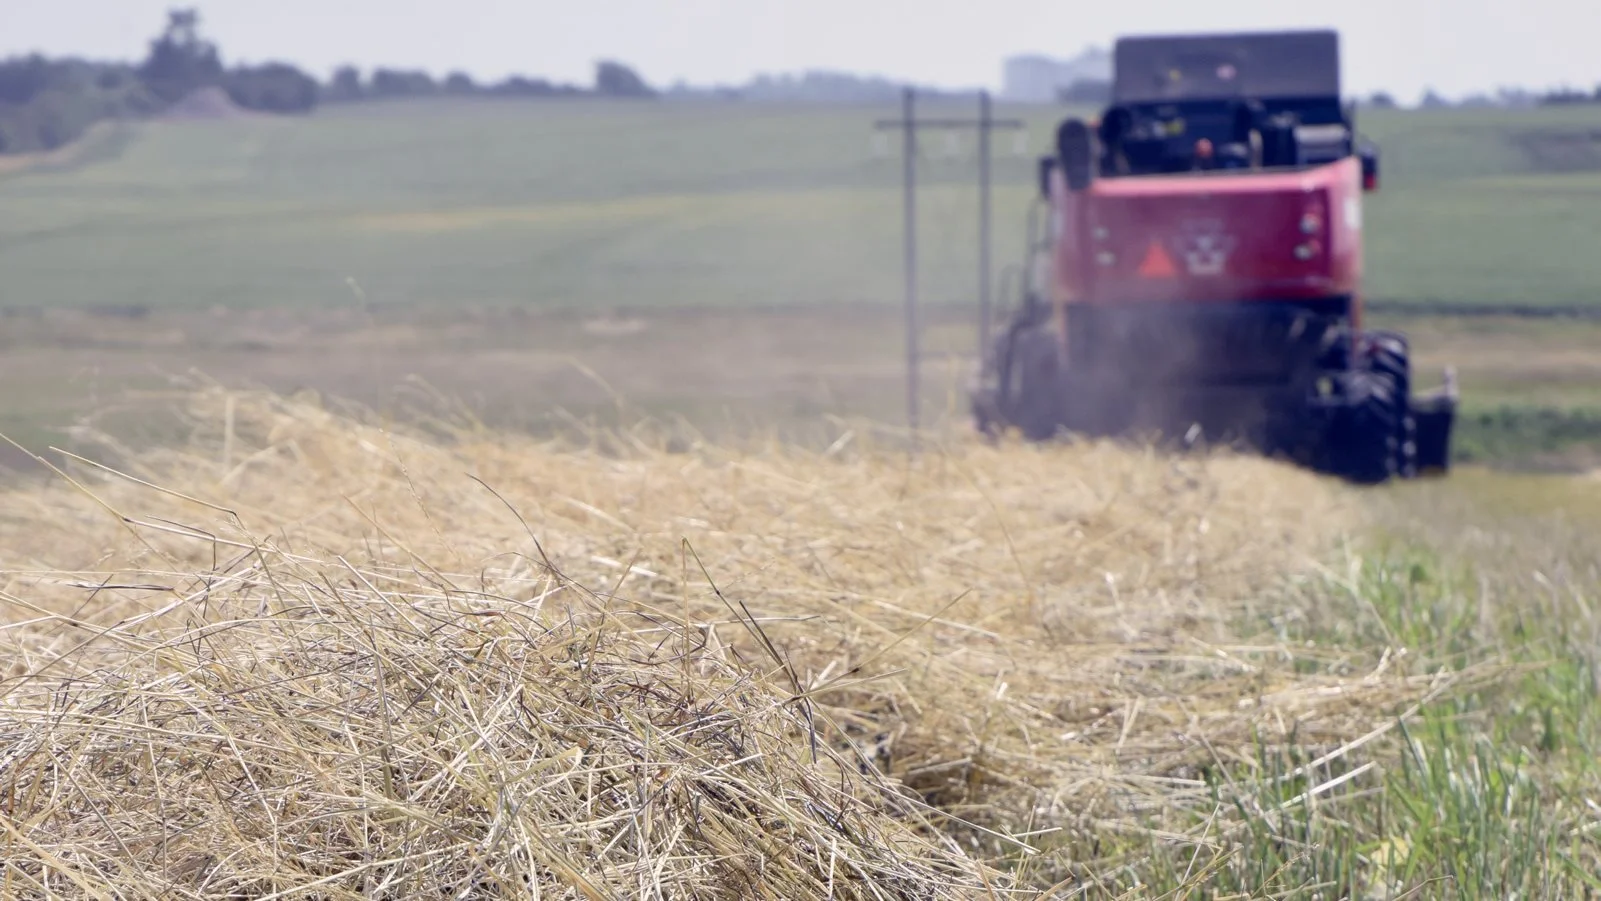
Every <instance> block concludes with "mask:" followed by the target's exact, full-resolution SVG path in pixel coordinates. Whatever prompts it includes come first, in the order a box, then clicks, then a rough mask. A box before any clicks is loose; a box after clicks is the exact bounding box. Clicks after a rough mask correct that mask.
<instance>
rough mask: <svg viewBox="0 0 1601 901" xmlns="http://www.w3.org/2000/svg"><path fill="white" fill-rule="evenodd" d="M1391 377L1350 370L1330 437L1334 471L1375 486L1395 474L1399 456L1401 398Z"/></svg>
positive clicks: (1353, 480) (1355, 480)
mask: <svg viewBox="0 0 1601 901" xmlns="http://www.w3.org/2000/svg"><path fill="white" fill-rule="evenodd" d="M1396 387H1397V386H1396V384H1395V380H1394V378H1393V377H1392V376H1391V375H1390V374H1388V373H1383V372H1377V371H1372V372H1367V371H1357V372H1352V373H1350V374H1349V375H1348V376H1347V378H1346V384H1345V401H1346V402H1345V405H1344V406H1343V407H1342V409H1341V413H1342V414H1343V415H1342V416H1341V417H1340V420H1341V422H1340V428H1338V429H1337V430H1336V434H1335V436H1334V439H1335V440H1334V446H1333V451H1334V456H1335V466H1334V468H1335V469H1336V471H1337V472H1338V473H1339V474H1340V475H1342V476H1344V477H1345V478H1347V479H1349V480H1351V481H1352V482H1356V483H1358V484H1363V485H1377V484H1380V483H1382V482H1386V481H1388V480H1389V479H1390V478H1391V477H1393V476H1394V475H1395V474H1396V470H1397V462H1398V461H1399V459H1400V450H1401V447H1400V443H1401V442H1400V437H1401V425H1400V423H1401V418H1402V416H1403V414H1404V412H1405V411H1404V407H1405V400H1404V399H1403V398H1401V397H1400V395H1399V394H1398V393H1397V390H1396Z"/></svg>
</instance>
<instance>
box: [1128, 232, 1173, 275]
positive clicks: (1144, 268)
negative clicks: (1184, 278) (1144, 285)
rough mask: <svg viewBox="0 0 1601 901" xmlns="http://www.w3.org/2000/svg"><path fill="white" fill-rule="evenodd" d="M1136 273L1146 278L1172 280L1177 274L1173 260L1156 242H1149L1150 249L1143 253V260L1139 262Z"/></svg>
mask: <svg viewBox="0 0 1601 901" xmlns="http://www.w3.org/2000/svg"><path fill="white" fill-rule="evenodd" d="M1136 271H1137V272H1138V273H1139V274H1140V275H1143V276H1145V277H1146V278H1172V277H1174V276H1176V275H1178V274H1179V273H1178V269H1176V268H1175V267H1174V266H1173V258H1172V257H1169V256H1168V255H1167V251H1165V250H1163V249H1162V245H1161V243H1159V242H1157V241H1152V242H1151V247H1150V249H1149V250H1147V251H1145V259H1143V260H1141V261H1140V268H1139V269H1138V270H1136Z"/></svg>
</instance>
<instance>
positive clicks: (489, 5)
mask: <svg viewBox="0 0 1601 901" xmlns="http://www.w3.org/2000/svg"><path fill="white" fill-rule="evenodd" d="M174 5H185V6H190V5H192V6H198V7H199V8H200V11H201V22H202V27H203V29H204V30H205V32H206V33H207V34H208V35H209V36H210V37H211V38H212V39H213V40H215V41H216V42H217V43H218V44H219V45H220V46H221V48H222V50H223V52H224V54H225V55H226V57H227V59H228V60H229V61H233V62H240V61H242V62H260V61H264V60H267V59H272V58H276V59H285V60H288V61H291V62H295V63H298V64H300V65H302V66H305V67H307V68H309V69H312V70H315V71H316V72H317V73H318V74H324V73H326V72H328V71H331V70H332V68H333V67H334V66H336V65H338V64H340V63H343V62H351V63H354V64H356V65H359V66H362V67H363V68H370V67H372V66H375V65H394V66H411V67H421V68H426V69H428V70H430V71H433V72H434V73H436V74H443V73H444V72H445V71H447V70H450V69H462V70H464V71H467V72H469V73H471V74H473V75H474V76H476V77H480V78H499V77H502V76H505V75H507V74H512V73H521V74H528V75H542V76H546V77H554V78H559V79H562V80H566V81H580V82H586V83H587V82H588V81H589V80H590V78H591V76H592V72H593V64H594V61H595V60H596V59H597V58H601V57H612V58H617V59H621V60H623V61H626V62H628V63H631V64H633V65H634V66H636V67H637V68H638V69H639V71H640V73H641V74H642V75H644V76H645V78H646V79H647V80H649V81H651V82H652V83H655V84H659V85H666V84H669V83H671V82H673V81H674V80H677V79H680V78H682V79H686V80H688V81H690V82H692V83H697V84H704V83H710V82H724V83H732V82H739V81H744V80H745V79H746V78H748V77H749V76H751V75H753V74H755V73H758V72H789V71H800V70H803V69H806V68H834V69H845V70H850V71H855V72H863V73H874V74H883V75H890V76H894V77H899V78H911V79H915V80H917V81H919V82H922V83H925V84H934V85H942V86H951V87H980V86H988V87H992V88H998V87H999V82H1000V72H1001V60H1002V59H1003V58H1004V57H1006V56H1008V55H1011V54H1015V53H1023V52H1031V53H1045V54H1049V55H1056V56H1069V55H1072V54H1074V53H1076V52H1078V51H1079V50H1080V49H1082V48H1083V47H1084V46H1085V45H1087V44H1092V43H1094V44H1102V45H1109V44H1110V42H1111V40H1112V38H1113V37H1115V36H1116V35H1118V34H1124V33H1141V32H1153V31H1155V32H1166V31H1188V30H1195V29H1236V28H1277V27H1303V26H1315V27H1333V28H1338V29H1339V30H1340V31H1341V33H1342V36H1343V40H1344V43H1345V50H1346V61H1347V62H1346V69H1345V72H1346V88H1347V91H1348V92H1361V93H1367V92H1369V91H1372V90H1375V89H1378V88H1385V89H1388V90H1391V91H1393V92H1395V93H1396V94H1397V96H1398V97H1400V98H1402V99H1403V100H1408V101H1410V100H1413V99H1415V98H1416V97H1417V96H1418V95H1420V94H1421V92H1422V91H1423V90H1424V88H1425V87H1431V86H1432V87H1433V88H1435V89H1436V90H1438V91H1440V92H1441V93H1443V94H1445V95H1447V96H1460V95H1462V94H1464V93H1470V92H1474V91H1480V90H1493V89H1494V88H1496V87H1497V86H1500V85H1522V86H1527V87H1535V88H1540V87H1552V86H1557V85H1561V84H1570V85H1573V86H1582V87H1585V88H1593V87H1594V86H1595V85H1596V83H1597V82H1601V48H1598V46H1597V45H1598V44H1601V0H1316V2H1307V0H1120V2H1111V0H1098V2H1090V0H984V2H979V0H963V2H957V0H922V2H917V0H675V2H668V0H563V2H556V0H0V55H8V54H10V53H17V52H27V51H33V50H39V51H43V52H46V53H51V54H65V53H72V54H81V55H90V56H95V57H110V58H133V57H136V56H138V55H140V54H142V53H143V52H144V49H145V42H146V41H147V40H148V39H149V37H150V36H151V35H153V34H154V33H155V32H156V31H157V30H159V28H160V26H161V24H162V22H163V21H164V17H165V10H166V9H167V8H168V7H169V6H174Z"/></svg>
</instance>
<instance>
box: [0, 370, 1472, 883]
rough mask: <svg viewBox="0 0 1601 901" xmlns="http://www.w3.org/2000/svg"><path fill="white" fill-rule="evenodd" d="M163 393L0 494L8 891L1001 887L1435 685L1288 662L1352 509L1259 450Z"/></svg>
mask: <svg viewBox="0 0 1601 901" xmlns="http://www.w3.org/2000/svg"><path fill="white" fill-rule="evenodd" d="M189 413H190V418H191V422H192V424H193V427H194V433H193V435H192V436H191V439H190V440H189V441H188V442H187V443H185V444H183V445H182V446H181V447H179V448H175V449H165V450H160V451H156V452H150V453H143V454H133V455H126V456H125V459H123V460H122V462H120V463H119V464H118V466H119V471H117V472H112V471H109V470H106V469H103V468H100V467H98V466H96V465H94V464H91V463H88V462H86V461H76V462H73V463H72V464H71V465H68V466H66V467H64V468H63V471H62V473H61V478H60V479H58V480H56V482H55V483H53V484H51V485H49V486H46V487H32V488H26V489H19V490H16V491H13V492H12V493H11V494H9V495H6V496H4V497H3V499H0V500H3V505H0V587H3V593H0V603H3V604H4V606H5V609H4V613H3V614H0V616H3V617H4V619H5V620H6V621H8V622H9V625H8V626H7V627H6V629H5V636H6V644H5V646H4V650H3V651H0V653H3V654H4V657H3V658H0V662H3V663H4V665H5V666H6V667H7V669H8V672H7V674H6V675H7V676H8V678H7V679H6V681H5V682H4V683H3V687H0V748H3V751H0V785H3V786H4V792H5V795H4V797H3V798H0V805H3V807H0V813H3V819H0V824H3V825H4V828H5V834H4V835H3V836H0V855H3V859H4V862H3V863H0V873H3V879H0V883H3V884H0V893H8V894H7V895H6V896H8V897H9V896H15V895H19V894H31V895H36V896H45V895H56V894H65V895H81V896H86V897H114V896H115V897H225V896H226V897H252V898H255V897H272V896H276V895H277V894H294V895H296V896H297V897H323V898H334V897H388V898H400V897H408V898H409V897H417V896H421V895H428V896H430V897H461V898H487V897H557V898H567V897H572V898H634V897H639V898H656V897H660V898H686V897H696V898H747V897H750V898H763V897H768V898H793V899H803V898H824V897H838V898H946V897H951V898H954V897H994V896H1002V895H1009V894H1011V893H1012V892H1013V891H1014V890H1016V886H1018V885H1020V884H1025V883H1029V882H1038V881H1039V880H1042V879H1049V878H1055V877H1057V876H1060V875H1061V874H1063V873H1065V872H1068V870H1069V867H1070V865H1071V864H1072V863H1073V861H1071V860H1063V859H1061V856H1060V855H1053V854H1051V853H1050V849H1051V848H1053V847H1067V846H1071V842H1070V841H1069V839H1070V838H1071V837H1073V836H1079V835H1085V834H1094V833H1096V832H1098V831H1104V830H1114V829H1115V830H1128V829H1133V828H1140V829H1145V830H1147V831H1150V830H1152V829H1153V827H1151V826H1150V824H1151V823H1153V822H1158V823H1160V822H1172V823H1175V824H1177V823H1180V822H1182V821H1183V818H1182V816H1180V815H1182V814H1185V813H1187V812H1191V811H1195V810H1202V809H1203V808H1205V807H1206V805H1208V804H1210V803H1212V802H1211V801H1209V800H1208V799H1209V797H1210V794H1209V790H1208V788H1207V787H1206V785H1205V783H1204V782H1203V781H1202V780H1201V779H1200V778H1199V776H1198V768H1200V767H1203V766H1210V765H1218V764H1221V765H1222V766H1223V767H1224V768H1228V767H1249V766H1251V765H1252V762H1253V761H1254V760H1256V759H1257V758H1256V752H1257V749H1259V747H1260V745H1261V743H1262V742H1264V741H1265V742H1269V743H1272V742H1281V743H1282V742H1288V741H1289V740H1290V738H1289V736H1290V735H1291V734H1292V733H1294V734H1295V740H1296V741H1297V742H1298V743H1300V744H1302V745H1309V746H1311V747H1313V748H1315V749H1322V750H1326V751H1328V752H1329V753H1328V754H1327V755H1326V759H1325V760H1324V761H1323V762H1322V763H1321V766H1322V767H1323V768H1322V769H1321V770H1319V771H1318V772H1319V773H1320V774H1327V775H1328V776H1329V777H1330V780H1329V781H1330V783H1331V785H1339V784H1342V783H1339V782H1337V781H1335V780H1337V779H1338V776H1337V774H1338V773H1339V772H1342V770H1341V767H1342V766H1344V764H1343V763H1342V761H1344V759H1345V757H1346V756H1347V755H1348V753H1349V752H1352V751H1355V750H1356V749H1358V748H1359V747H1360V746H1361V745H1362V744H1363V743H1364V742H1365V741H1366V740H1367V739H1368V738H1369V737H1371V736H1374V735H1377V734H1380V733H1381V732H1382V731H1383V729H1385V728H1386V725H1385V724H1386V723H1388V722H1392V721H1393V714H1394V713H1395V712H1396V710H1397V709H1399V708H1400V707H1403V706H1405V705H1407V704H1410V703H1414V702H1416V701H1417V700H1418V699H1419V698H1420V697H1423V696H1425V695H1426V694H1428V693H1429V692H1437V691H1439V690H1441V687H1442V685H1445V684H1448V683H1449V680H1448V679H1445V678H1444V677H1442V676H1441V675H1440V674H1432V675H1413V674H1409V673H1407V672H1406V668H1405V667H1404V666H1399V665H1392V663H1391V662H1390V661H1389V658H1386V659H1385V662H1383V663H1376V661H1363V660H1353V661H1352V665H1351V666H1350V667H1349V668H1348V670H1349V671H1348V672H1341V671H1340V669H1339V668H1338V667H1333V666H1320V667H1316V668H1308V667H1300V668H1297V667H1296V666H1295V665H1294V664H1295V662H1296V660H1297V659H1298V658H1300V659H1304V658H1306V657H1307V656H1308V655H1315V654H1316V653H1317V651H1316V650H1315V649H1313V650H1308V649H1306V648H1299V647H1296V648H1292V647H1290V646H1288V645H1287V644H1286V643H1285V642H1284V641H1283V640H1281V639H1280V638H1278V637H1275V631H1276V630H1278V631H1282V629H1283V627H1284V624H1285V623H1286V621H1287V620H1290V619H1293V618H1294V617H1296V616H1298V615H1303V614H1304V613H1305V611H1306V610H1307V608H1308V607H1309V605H1312V604H1316V603H1327V602H1329V598H1330V597H1331V591H1330V588H1329V585H1330V584H1331V583H1335V584H1337V583H1338V581H1339V580H1340V578H1341V576H1342V574H1341V573H1338V572H1333V573H1331V572H1329V571H1328V570H1326V569H1324V568H1322V563H1320V561H1328V560H1330V559H1334V556H1333V555H1334V549H1335V544H1336V542H1337V541H1338V540H1339V538H1340V537H1341V535H1343V534H1344V533H1345V531H1346V530H1347V529H1349V528H1350V527H1351V524H1352V522H1353V519H1352V517H1353V515H1354V513H1353V508H1352V507H1351V506H1350V504H1349V501H1348V498H1347V497H1346V496H1345V495H1343V494H1342V493H1341V492H1340V491H1339V490H1337V489H1335V488H1332V487H1331V486H1329V485H1328V484H1327V483H1325V482H1323V481H1322V480H1319V479H1317V478H1315V477H1313V476H1311V475H1308V474H1306V473H1303V472H1299V471H1297V470H1293V469H1290V468H1286V467H1280V466H1276V465H1273V464H1269V463H1266V462H1262V461H1257V460H1250V459H1235V458H1230V457H1227V456H1213V457H1210V458H1202V457H1196V458H1191V459H1184V460H1173V459H1166V458H1162V457H1159V456H1157V455H1155V454H1141V453H1136V452H1133V451H1129V450H1123V449H1119V448H1116V447H1113V446H1110V445H1080V446H1070V447H1057V448H1050V449H1037V448H1019V447H1000V448H993V447H987V446H984V445H982V444H978V443H975V442H969V441H965V440H962V441H951V442H947V443H945V444H937V445H935V446H933V447H932V448H931V449H928V450H926V451H925V453H924V454H922V455H921V456H920V457H919V458H918V459H917V460H916V461H910V460H908V458H907V457H906V455H904V454H901V453H897V452H894V451H891V450H887V449H883V448H878V447H875V446H873V445H872V442H871V441H870V439H869V435H868V433H865V432H857V433H846V434H842V435H841V437H840V440H839V441H838V442H836V443H835V444H834V445H833V446H832V447H830V448H829V449H828V450H827V451H826V452H821V453H817V452H809V451H801V450H798V449H795V448H792V447H784V446H780V445H776V444H774V445H770V446H765V447H759V448H753V449H746V450H742V451H739V452H735V451H732V450H728V449H720V448H716V447H710V446H705V445H701V444H696V443H694V442H688V443H685V442H682V441H679V440H676V439H675V440H674V441H671V442H669V441H666V440H658V438H659V436H656V437H647V433H646V432H644V431H636V432H633V433H629V434H623V435H621V436H613V437H612V438H611V439H609V440H608V441H607V442H605V443H602V442H601V441H600V440H599V439H598V438H597V440H596V442H595V443H594V444H592V445H591V446H586V447H574V446H563V447H555V446H551V445H547V444H541V443H537V442H535V441H533V440H532V439H523V438H517V437H513V436H506V435H493V434H488V433H485V432H483V431H482V430H478V429H475V428H472V427H470V426H450V427H446V426H443V425H440V424H438V423H435V424H434V426H433V428H431V429H415V430H408V431H405V432H404V433H402V432H400V431H398V430H392V429H389V428H385V427H384V426H383V425H382V424H381V423H380V422H378V421H377V420H375V419H374V418H372V417H369V416H364V415H360V414H348V415H344V414H336V413H335V412H332V411H330V410H328V409H326V408H325V407H323V406H322V405H320V404H318V403H316V402H313V401H312V400H309V399H292V398H283V397H279V396H275V395H271V394H266V393H242V394H241V393H229V392H225V391H222V390H220V389H215V388H213V389H208V390H204V391H201V392H200V393H199V394H198V395H197V396H195V398H194V399H193V403H192V405H191V407H190V410H189ZM652 434H653V433H652ZM1308 669H1316V670H1317V672H1318V673H1319V675H1306V674H1304V673H1305V671H1306V670H1308ZM1358 775H1360V774H1358ZM1353 781H1354V780H1353ZM1239 800H1240V803H1241V804H1242V805H1245V806H1247V807H1248V806H1249V805H1250V804H1253V803H1257V802H1256V801H1254V800H1253V799H1251V798H1241V799H1239ZM1203 812H1204V811H1203ZM1135 824H1142V825H1139V826H1136V825H1135ZM1174 828H1175V829H1182V828H1186V827H1181V826H1177V825H1175V826H1174ZM1156 834H1160V830H1159V829H1158V830H1156ZM1208 834H1210V835H1215V834H1218V831H1217V830H1215V829H1210V830H1209V832H1208ZM1170 837H1171V838H1172V839H1173V840H1177V841H1192V842H1193V841H1205V839H1203V838H1201V837H1199V836H1198V835H1195V834H1190V835H1187V836H1186V835H1174V836H1170ZM1002 860H1004V861H1011V862H1021V865H1020V866H1017V867H1008V872H1007V874H1006V877H1005V878H1002V876H1001V875H999V874H998V873H997V872H995V871H994V870H991V869H986V868H985V866H982V865H981V864H980V863H978V862H977V861H987V862H988V864H994V863H996V862H998V861H1002Z"/></svg>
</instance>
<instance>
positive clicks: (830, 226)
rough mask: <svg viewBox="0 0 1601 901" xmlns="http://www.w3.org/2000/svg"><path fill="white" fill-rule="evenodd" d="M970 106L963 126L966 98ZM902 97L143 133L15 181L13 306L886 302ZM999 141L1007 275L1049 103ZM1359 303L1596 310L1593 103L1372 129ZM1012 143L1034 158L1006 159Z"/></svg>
mask: <svg viewBox="0 0 1601 901" xmlns="http://www.w3.org/2000/svg"><path fill="white" fill-rule="evenodd" d="M957 109H958V111H961V112H971V111H968V110H965V108H957ZM895 112H896V111H895V110H893V109H874V108H865V107H864V108H857V109H844V110H841V109H833V108H820V109H819V108H805V107H803V108H795V107H777V108H760V107H757V108H752V107H746V106H740V105H734V104H729V105H704V106H702V105H665V106H664V105H649V106H642V105H638V104H631V103H607V104H597V103H572V104H566V103H476V104H473V103H461V102H457V103H454V104H446V103H437V104H421V103H418V104H401V105H395V106H382V107H380V106H371V107H364V108H355V109H339V110H328V111H324V112H321V113H318V114H317V115H316V116H315V117H313V118H310V119H306V120H289V121H285V120H251V121H227V122H201V123H185V124H175V123H174V124H162V125H156V126H149V127H144V128H141V129H139V130H138V132H137V133H135V134H132V135H129V136H124V137H122V138H121V139H119V140H117V141H116V144H117V146H115V147H114V148H112V150H110V151H107V152H102V153H94V154H90V155H88V157H87V160H88V161H87V162H85V163H83V164H81V165H79V166H76V167H70V168H67V169H66V170H65V171H54V172H45V173H35V174H31V175H27V176H24V177H16V176H13V177H10V178H8V179H4V180H0V208H3V209H4V210H5V211H6V212H5V215H4V216H3V217H0V265H3V266H4V271H5V273H6V279H5V285H4V288H3V292H0V306H42V307H47V308H53V307H60V306H68V305H72V306H84V305H87V306H96V305H105V306H139V305H144V306H151V307H189V308H194V307H202V308H203V307H209V306H211V305H214V304H226V305H229V306H255V307H262V306H281V305H295V306H306V307H328V306H331V305H340V304H348V303H350V302H352V300H353V299H354V296H355V295H354V293H353V289H352V287H351V284H350V280H354V282H355V283H356V284H357V285H359V287H360V290H361V291H362V292H363V294H364V296H366V297H367V298H369V299H371V300H372V301H374V302H377V303H411V302H419V303H464V302H491V303H505V304H529V305H537V306H541V307H547V306H553V305H565V306H578V307H585V308H596V307H607V306H614V305H629V306H634V305H644V306H668V307H672V306H683V305H686V304H696V305H700V304H713V305H725V304H739V305H748V304H780V303H794V302H817V301H825V302H845V303H872V302H892V301H895V300H896V299H898V297H899V293H900V285H899V281H898V278H899V268H898V267H899V256H898V254H899V252H900V243H899V242H900V215H901V213H900V201H899V159H898V153H899V146H898V144H897V143H896V141H895V139H894V137H893V136H892V135H888V134H886V135H885V138H886V139H887V140H886V143H885V144H884V146H883V147H882V148H878V149H879V151H880V152H878V153H875V148H874V145H873V134H874V131H873V129H872V124H873V121H874V119H875V118H876V117H880V116H890V115H894V114H895ZM1003 113H1006V114H1019V115H1022V116H1023V117H1025V118H1026V119H1027V120H1028V121H1029V123H1030V127H1029V129H1028V131H1027V132H1026V135H1025V136H1023V138H1022V140H1023V141H1024V142H1025V143H1024V144H1023V145H1022V146H1021V147H1019V146H1018V145H1017V144H1015V143H1014V137H1013V136H1011V135H1003V136H1001V137H1000V138H998V139H997V141H996V152H997V158H998V159H997V173H996V180H997V184H998V187H997V195H996V198H995V209H996V242H997V254H998V256H999V258H1000V259H1002V260H1003V261H1010V260H1015V259H1016V258H1017V256H1018V253H1019V251H1020V246H1021V244H1020V242H1021V238H1022V230H1023V223H1024V214H1025V211H1026V208H1027V204H1028V202H1029V200H1030V198H1031V193H1030V191H1031V185H1032V178H1033V171H1034V168H1033V167H1034V159H1035V157H1036V155H1037V154H1038V153H1040V152H1042V151H1043V150H1044V149H1045V148H1046V146H1047V145H1048V142H1049V139H1050V134H1051V128H1052V126H1053V125H1054V122H1055V120H1056V119H1057V118H1058V117H1059V115H1060V112H1059V111H1054V110H1042V109H1026V110H1021V111H1013V110H1005V111H1003ZM1361 125H1362V127H1363V129H1364V130H1365V131H1366V132H1367V133H1369V134H1370V135H1371V136H1372V137H1374V138H1375V139H1376V140H1377V141H1379V142H1380V144H1381V146H1382V148H1383V152H1384V158H1383V167H1384V168H1383V174H1384V185H1383V190H1382V191H1381V192H1379V193H1378V194H1376V195H1373V196H1371V197H1370V198H1369V199H1368V214H1367V220H1366V221H1367V224H1368V228H1369V237H1370V240H1369V245H1368V246H1369V251H1370V254H1371V262H1370V296H1371V297H1373V298H1374V299H1376V300H1383V301H1402V302H1419V301H1434V300H1446V301H1452V302H1471V303H1485V304H1533V305H1573V304H1585V303H1591V302H1596V301H1601V295H1598V293H1597V290H1596V285H1598V284H1601V255H1598V254H1596V253H1594V252H1593V243H1594V242H1593V237H1592V236H1593V235H1594V234H1595V233H1596V232H1597V230H1598V228H1601V203H1598V202H1597V200H1598V198H1601V111H1598V110H1596V109H1593V108H1592V109H1554V110H1535V111H1525V112H1506V111H1497V112H1439V113H1435V112H1406V111H1374V112H1370V113H1364V114H1363V116H1362V118H1361ZM1019 150H1021V152H1018V151H1019ZM923 155H924V157H925V159H923V160H922V162H921V166H922V173H921V174H922V177H923V179H924V183H925V185H926V190H925V192H924V193H923V194H922V195H921V196H920V202H921V205H922V208H921V213H922V215H921V217H920V225H921V228H922V230H923V234H922V237H923V243H922V247H923V252H924V256H925V262H926V271H925V273H924V277H925V281H926V287H927V297H928V300H929V302H930V303H968V302H970V301H971V299H972V296H973V294H974V293H975V287H974V285H973V281H974V272H975V268H974V265H973V263H974V244H975V242H974V234H975V231H976V207H977V192H976V188H975V187H974V186H973V176H974V165H975V159H976V156H975V148H974V146H973V142H972V138H971V136H966V137H965V138H964V139H963V140H962V141H961V142H960V143H959V145H958V146H957V147H956V148H955V149H954V153H951V148H949V147H947V145H946V139H945V137H944V136H940V135H935V136H931V137H929V138H928V140H927V142H926V144H925V145H924V147H923Z"/></svg>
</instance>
